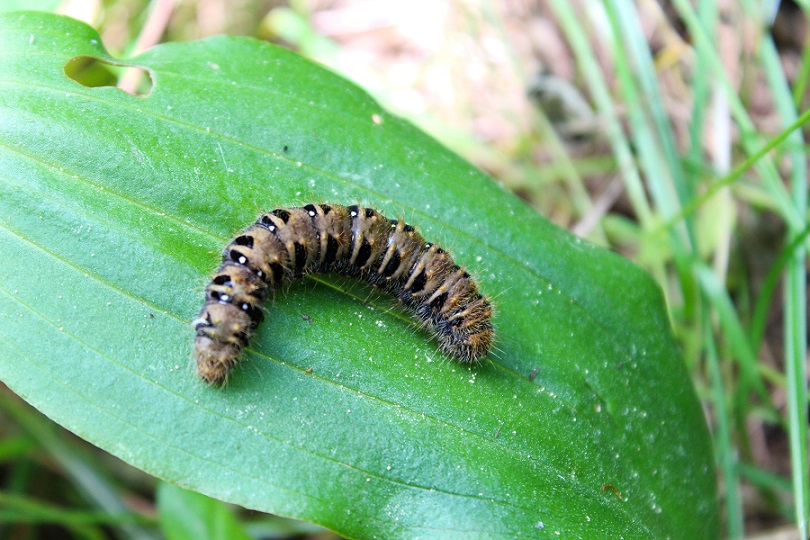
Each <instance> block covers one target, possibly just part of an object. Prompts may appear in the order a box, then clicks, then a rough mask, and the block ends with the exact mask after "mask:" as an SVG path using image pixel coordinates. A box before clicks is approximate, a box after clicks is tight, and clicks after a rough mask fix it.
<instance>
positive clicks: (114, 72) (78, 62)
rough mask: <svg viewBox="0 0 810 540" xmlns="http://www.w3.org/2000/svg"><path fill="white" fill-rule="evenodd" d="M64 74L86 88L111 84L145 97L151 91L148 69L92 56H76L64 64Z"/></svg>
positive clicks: (150, 77) (150, 78)
mask: <svg viewBox="0 0 810 540" xmlns="http://www.w3.org/2000/svg"><path fill="white" fill-rule="evenodd" d="M65 75H67V76H68V77H70V78H71V79H73V80H74V81H76V82H77V83H79V84H81V85H82V86H86V87H88V88H101V87H104V86H113V87H116V88H118V89H120V90H123V91H125V92H127V93H129V94H132V95H133V96H141V97H146V96H148V95H149V92H151V91H152V75H151V74H150V73H149V70H147V69H144V68H141V67H137V66H121V65H116V64H112V63H110V62H108V61H106V60H102V59H100V58H95V57H93V56H77V57H75V58H71V59H70V60H68V61H67V63H66V64H65Z"/></svg>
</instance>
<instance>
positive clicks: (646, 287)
mask: <svg viewBox="0 0 810 540" xmlns="http://www.w3.org/2000/svg"><path fill="white" fill-rule="evenodd" d="M81 55H86V56H91V57H95V58H100V59H106V60H108V61H114V60H113V59H112V58H110V57H109V56H108V54H107V53H106V52H105V50H104V49H103V47H102V45H101V43H100V39H99V37H98V35H97V34H96V32H95V31H94V30H92V29H91V28H89V27H87V26H85V25H83V24H81V23H79V22H76V21H73V20H71V19H67V18H60V17H57V16H52V15H46V14H39V13H13V14H8V15H5V16H2V17H0V275H2V279H0V379H2V380H3V381H4V382H6V383H7V384H8V386H10V387H11V388H12V389H13V390H15V391H16V392H17V393H19V394H20V395H21V396H23V397H24V398H25V399H27V400H28V401H30V402H31V403H32V404H34V405H35V406H36V407H38V408H39V409H40V410H42V411H43V412H44V413H45V414H47V415H49V416H50V417H51V418H53V419H54V420H56V421H57V422H59V423H60V424H62V425H64V426H66V427H67V428H69V429H71V430H72V431H74V432H76V433H77V434H79V435H80V436H82V437H84V438H86V439H87V440H89V441H92V442H93V443H94V444H96V445H98V446H100V447H102V448H104V449H106V450H108V451H110V452H111V453H113V454H115V455H117V456H119V457H121V458H122V459H124V460H126V461H128V462H129V463H132V464H134V465H135V466H137V467H141V468H143V469H144V470H146V471H148V472H150V473H152V474H154V475H156V476H158V477H161V478H164V479H167V480H169V481H171V482H174V483H176V484H179V485H182V486H186V487H190V488H192V489H194V490H197V491H200V492H202V493H205V494H208V495H211V496H214V497H217V498H220V499H223V500H226V501H231V502H236V503H239V504H242V505H244V506H247V507H250V508H256V509H260V510H265V511H269V512H274V513H277V514H281V515H285V516H292V517H296V518H300V519H304V520H309V521H313V522H316V523H319V524H322V525H324V526H326V527H330V528H332V529H334V530H336V531H339V532H340V533H342V534H344V535H348V536H351V537H382V538H416V537H448V538H450V537H452V538H456V537H459V536H466V537H481V538H497V537H502V538H517V537H521V538H526V537H532V536H536V537H547V536H552V537H553V536H555V535H558V534H559V535H561V536H563V537H567V538H572V537H586V538H608V537H610V538H619V537H624V538H666V537H673V538H674V537H680V538H711V537H714V536H715V534H716V532H717V507H716V502H715V488H714V483H715V481H714V473H713V466H712V458H711V452H710V440H709V436H708V433H707V429H706V426H705V423H704V419H703V415H702V413H701V409H700V407H699V405H698V402H697V400H696V398H695V395H694V393H693V390H692V388H691V386H690V382H689V379H688V377H687V374H686V372H685V369H684V367H683V365H682V362H681V360H680V358H679V356H678V351H677V349H676V346H675V344H674V342H673V339H672V336H671V334H670V329H669V325H668V321H667V317H666V313H665V310H664V306H663V302H662V298H661V294H660V292H659V290H658V288H657V287H656V285H655V284H654V283H653V281H652V280H651V279H650V278H649V276H647V275H646V274H644V273H643V272H642V271H640V270H639V269H638V268H636V267H635V266H634V265H632V264H630V263H629V262H627V261H625V260H623V259H621V258H620V257H618V256H615V255H613V254H611V253H608V252H606V251H603V250H600V249H597V248H594V247H593V246H591V245H588V244H587V243H584V242H582V241H580V240H579V239H577V238H574V237H573V236H571V235H570V234H568V233H566V232H565V231H562V230H560V229H558V228H556V227H554V226H553V225H551V224H549V223H548V222H547V221H546V220H544V219H542V218H541V217H539V216H537V215H536V214H534V213H533V212H532V211H531V210H530V209H528V208H526V207H525V206H524V205H523V204H522V203H521V202H520V201H519V200H517V199H516V198H515V197H513V196H512V195H510V194H509V193H506V192H504V191H503V190H502V189H501V188H500V187H498V186H497V185H495V184H494V183H492V181H491V180H490V179H488V178H487V177H486V176H485V175H483V174H482V173H481V172H479V171H477V170H476V169H474V168H473V167H471V166H470V165H469V164H467V163H465V162H464V161H463V160H461V159H459V158H458V157H456V156H455V155H453V154H452V153H450V152H448V151H447V150H445V149H444V148H442V147H441V146H440V145H438V144H437V143H436V142H435V141H433V140H431V139H430V138H428V137H427V136H425V135H424V134H422V133H420V132H419V131H418V130H416V129H415V128H414V127H413V126H411V125H410V124H408V123H407V122H404V121H402V120H400V119H399V118H396V117H394V116H391V115H390V114H387V113H386V112H385V111H384V110H382V109H381V108H380V107H379V106H378V105H377V103H375V102H374V101H373V100H372V99H371V98H369V97H368V96H367V95H366V94H365V93H363V92H362V91H361V90H359V89H358V88H356V87H355V86H353V85H351V84H349V83H347V82H346V81H345V80H343V79H341V78H340V77H338V76H336V75H334V74H332V73H330V72H328V71H326V70H325V69H323V68H321V67H318V66H316V65H313V64H312V63H310V62H308V61H306V60H304V59H301V58H299V57H298V56H296V55H294V54H292V53H290V52H287V51H285V50H282V49H279V48H277V47H274V46H271V45H268V44H266V43H261V42H258V41H255V40H251V39H242V38H230V37H219V38H214V39H209V40H205V41H201V42H197V43H182V44H181V43H175V44H167V45H161V46H159V47H155V48H154V49H152V50H150V51H148V52H146V53H144V54H142V55H141V56H139V57H137V58H135V59H133V60H132V61H131V64H132V65H137V66H142V67H143V68H145V69H148V70H149V72H150V73H151V77H152V80H153V82H154V87H153V89H152V92H151V94H150V95H148V96H146V97H137V96H132V95H129V94H126V93H124V92H122V91H120V90H117V89H114V88H109V87H102V88H87V87H84V86H82V85H80V84H79V83H77V82H75V81H74V80H71V79H70V78H68V77H67V76H66V75H65V73H64V66H65V64H66V63H67V62H68V61H69V60H70V59H71V58H74V57H76V56H81ZM311 200H322V201H331V202H338V203H346V204H348V203H354V202H359V203H362V204H367V205H372V206H375V207H377V208H379V209H380V210H382V211H384V212H386V213H387V214H388V215H391V216H395V217H404V218H405V219H407V220H408V222H410V223H412V224H415V225H416V226H418V227H419V228H420V229H421V231H422V233H423V235H424V236H425V237H426V238H428V239H430V240H434V241H438V242H440V243H442V244H443V245H445V246H447V247H449V248H450V249H452V251H453V254H454V257H455V258H456V260H457V261H458V262H459V263H460V264H462V265H464V266H465V267H467V268H469V269H470V270H471V271H472V272H473V273H474V274H475V275H476V276H477V277H478V278H479V280H480V284H481V288H482V289H483V290H484V291H485V292H486V293H488V294H489V295H491V296H492V297H494V298H495V302H496V304H497V306H498V309H497V314H496V317H495V319H494V322H495V325H496V329H497V333H498V349H499V350H498V352H497V353H495V354H493V355H492V356H491V358H489V359H488V360H487V361H485V362H484V363H483V365H481V366H479V367H477V368H473V369H468V368H467V367H463V366H460V365H458V364H456V363H454V362H452V361H450V360H448V359H446V358H444V357H443V356H442V355H441V354H440V353H439V352H438V351H437V349H436V345H435V343H434V342H433V341H431V340H430V339H429V336H427V335H425V334H424V332H422V331H421V330H418V329H416V328H415V327H414V325H413V323H411V322H410V321H409V320H408V318H407V317H406V316H405V315H404V314H403V313H402V312H400V311H399V310H398V309H391V305H392V302H391V300H390V299H388V298H386V297H380V296H379V295H373V294H372V295H371V300H370V301H369V302H366V300H367V297H368V296H369V290H368V289H367V288H365V287H363V286H360V285H358V284H356V283H354V282H351V281H347V280H345V279H340V278H325V279H314V278H310V279H307V280H304V281H303V282H299V283H298V284H296V285H294V286H292V287H291V288H290V290H289V291H288V293H286V294H284V295H282V296H280V297H278V298H276V299H275V300H274V301H273V302H272V303H271V305H269V306H268V310H269V311H268V316H267V318H266V320H265V322H264V323H263V325H262V326H261V327H260V331H259V333H258V336H257V338H256V339H255V342H254V343H253V347H252V349H251V351H249V353H248V355H247V358H246V360H245V361H244V362H243V363H242V365H241V366H240V367H239V368H237V370H236V372H235V373H234V374H233V376H232V377H231V379H230V383H229V385H228V386H227V387H225V388H212V387H208V386H206V385H205V384H203V383H202V382H200V381H199V380H198V379H196V378H195V377H194V375H193V367H192V360H191V359H192V353H191V346H192V339H193V331H192V329H191V327H190V325H189V322H190V320H191V319H192V318H193V317H194V316H195V315H196V313H197V311H198V309H199V307H200V305H201V302H202V289H203V287H204V285H205V282H206V281H207V280H208V279H209V276H210V275H211V272H212V271H213V269H214V268H215V266H216V265H217V262H218V256H219V255H218V254H219V253H220V251H221V249H222V247H223V246H224V245H225V243H226V242H227V241H228V239H229V238H231V237H232V235H233V234H234V233H235V232H236V231H238V230H239V229H241V228H243V227H245V226H246V225H247V224H249V223H250V222H251V221H253V220H254V219H255V217H256V216H257V215H258V213H260V212H261V211H262V210H266V209H270V208H275V207H280V206H289V205H295V204H300V203H304V202H307V201H311ZM304 316H306V317H304ZM308 319H311V321H310V320H308ZM310 368H311V370H310Z"/></svg>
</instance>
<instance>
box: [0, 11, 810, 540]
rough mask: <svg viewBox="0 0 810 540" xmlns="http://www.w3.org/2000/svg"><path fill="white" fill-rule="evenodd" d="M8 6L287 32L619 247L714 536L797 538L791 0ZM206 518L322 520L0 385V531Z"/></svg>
mask: <svg viewBox="0 0 810 540" xmlns="http://www.w3.org/2000/svg"><path fill="white" fill-rule="evenodd" d="M22 7H25V8H32V7H35V8H37V9H44V10H55V11H58V12H60V13H64V14H67V15H70V16H72V17H75V18H78V19H81V20H84V21H85V22H87V23H88V24H90V25H92V26H93V27H95V28H96V29H98V30H99V32H100V33H101V35H102V37H103V39H104V43H105V45H106V46H107V48H108V49H109V50H110V51H111V52H112V54H113V55H115V56H118V57H121V58H127V57H129V56H132V55H134V54H137V53H138V52H139V51H142V50H145V49H146V48H148V47H151V46H153V45H155V44H157V43H160V42H167V41H188V40H196V39H201V38H205V37H207V36H211V35H215V34H221V33H228V34H233V35H246V36H253V37H256V38H259V39H264V40H269V41H273V42H276V43H279V44H281V45H283V46H286V47H289V48H291V49H293V50H295V51H297V52H299V53H301V54H303V55H305V56H307V57H309V58H312V59H314V60H317V61H318V62H321V63H323V64H325V65H327V66H329V67H331V68H332V69H334V70H335V71H337V72H339V73H341V74H342V75H343V76H345V77H347V78H349V79H351V80H353V81H354V82H356V83H358V84H359V85H361V86H362V87H364V88H365V89H366V90H367V91H369V92H370V93H371V94H372V95H373V96H375V97H376V98H377V99H378V100H379V101H380V102H381V103H382V104H383V105H384V106H385V107H386V108H388V109H389V110H390V111H392V112H394V113H397V114H399V115H401V116H403V117H406V118H408V119H409V120H411V121H412V122H414V123H415V124H417V125H418V126H420V127H421V128H422V129H424V130H425V131H427V132H428V133H430V134H432V135H433V136H434V137H436V138H437V139H439V140H440V141H441V142H442V143H443V144H445V145H446V146H448V147H449V148H451V149H453V150H454V151H456V152H457V153H459V154H460V155H462V156H464V157H465V158H466V159H468V160H469V161H471V162H472V163H474V164H475V165H477V166H478V167H480V168H482V169H483V170H485V171H487V172H488V173H489V174H490V175H491V176H492V177H493V179H494V180H495V181H497V182H500V183H502V184H503V185H504V186H505V188H507V189H509V190H511V191H513V192H514V193H515V194H517V195H518V196H519V197H521V198H522V199H523V200H525V201H526V203H527V204H529V205H531V206H532V207H534V208H535V209H536V210H537V211H538V212H539V213H541V214H542V215H544V216H546V217H548V218H549V219H551V220H552V221H554V222H555V223H557V224H558V225H560V226H561V227H564V228H567V229H569V230H571V231H573V232H574V233H575V234H577V235H579V236H582V237H584V238H587V239H588V240H590V241H592V242H594V243H596V244H599V245H602V246H604V247H606V248H608V249H611V250H614V251H617V252H619V253H621V254H623V255H624V256H626V257H628V258H630V259H632V260H634V261H636V262H637V264H639V265H641V266H642V267H644V268H645V269H647V270H648V271H649V272H650V273H651V274H652V275H653V276H654V277H655V278H656V279H657V280H658V282H659V284H660V285H661V287H662V289H663V291H664V293H665V296H666V299H667V304H668V307H669V312H670V317H671V321H672V325H673V328H674V332H675V335H676V336H677V338H678V340H679V343H680V344H681V347H682V350H683V354H684V361H685V362H686V364H687V366H688V367H689V369H690V371H691V373H692V375H693V380H694V384H695V387H696V388H697V392H698V395H699V396H700V398H701V400H702V402H703V403H704V407H705V412H706V418H707V421H708V423H709V425H710V426H711V429H712V432H713V434H714V439H715V449H716V455H717V465H718V483H719V485H720V491H721V497H722V498H723V500H722V504H723V509H724V523H725V530H724V532H725V534H726V535H727V536H728V537H732V538H743V537H745V538H785V539H787V538H806V537H807V526H808V525H807V519H808V517H807V508H808V498H809V496H808V486H807V484H808V478H807V475H808V468H807V451H808V448H807V414H808V398H807V363H808V358H807V336H808V327H807V318H806V305H807V288H806V283H807V260H806V257H807V255H806V253H807V252H806V246H807V245H808V229H807V222H808V208H807V191H808V184H807V182H808V181H807V173H806V168H807V163H806V161H807V159H806V154H807V148H806V146H805V144H806V143H805V142H804V138H805V135H804V132H806V128H804V127H802V124H803V123H804V121H805V120H806V116H807V115H803V113H804V112H805V110H806V108H807V104H808V94H807V88H808V79H809V78H810V54H809V53H810V45H809V44H808V40H807V31H808V24H807V22H808V14H810V11H809V10H810V6H808V3H807V2H795V3H794V2H781V3H780V2H778V1H777V2H772V1H763V2H755V1H753V0H747V1H746V0H743V1H741V2H730V1H725V0H716V1H706V2H700V3H699V8H696V7H695V6H694V5H693V4H692V3H691V2H688V1H687V0H680V1H679V0H673V1H671V2H667V1H664V0H658V1H655V0H638V1H637V2H634V3H631V2H627V1H624V0H615V1H605V2H602V1H598V2H597V1H588V0H580V1H574V2H563V1H557V0H534V1H532V0H439V1H436V0H412V1H410V2H396V1H386V0H297V1H290V2H283V1H280V0H278V1H270V0H196V1H195V0H154V1H151V2H147V1H145V0H122V1H109V0H107V1H102V0H74V1H67V2H57V1H41V2H22V1H13V0H0V9H2V10H8V9H13V8H22ZM75 69H76V71H77V76H83V77H85V78H86V79H88V80H89V79H93V78H95V79H96V81H97V84H106V83H112V84H115V79H116V77H117V76H119V75H121V74H120V73H110V72H107V71H104V72H99V71H98V66H95V67H94V66H75ZM108 79H109V80H108ZM148 84H149V81H148V79H144V78H140V79H139V78H138V74H124V75H123V78H122V80H121V82H120V85H121V86H123V87H126V88H129V89H131V90H133V91H134V90H136V89H137V90H138V91H141V92H148V89H149V87H148ZM789 128H791V129H789ZM796 128H798V129H796ZM617 287H621V284H617ZM665 398H666V396H662V399H665ZM188 524H195V526H198V527H199V528H197V529H188V528H186V527H188V526H189V525H188ZM214 530H219V531H227V537H234V538H237V537H254V538H294V537H307V538H331V537H334V536H333V535H332V534H331V533H329V532H326V531H323V530H321V529H318V528H317V527H314V526H310V525H307V524H302V523H297V522H292V521H289V520H283V519H280V518H276V517H273V516H266V515H259V514H257V513H252V512H247V511H244V510H241V509H237V508H232V507H228V506H226V505H224V504H220V503H218V502H216V501H212V500H210V499H206V498H204V497H202V496H200V495H196V494H193V493H188V492H184V491H183V490H180V489H179V488H174V487H172V486H168V485H165V484H160V485H158V483H157V482H156V481H155V480H154V479H152V478H151V477H148V476H146V475H145V474H143V473H141V472H139V471H137V470H134V469H132V468H131V467H129V466H127V465H125V464H123V463H121V462H120V461H118V460H116V459H115V458H113V457H111V456H109V455H107V454H105V453H103V452H101V451H99V450H97V449H94V448H92V447H90V446H89V445H87V444H86V443H84V442H83V441H81V440H79V439H78V438H76V437H74V436H72V435H71V434H69V433H67V432H64V431H63V430H61V429H60V428H58V427H56V426H54V425H53V424H51V423H50V422H49V421H48V420H47V419H45V418H44V417H42V416H41V415H39V414H38V413H37V412H35V411H33V410H31V409H30V408H29V407H27V405H25V404H24V403H23V402H22V401H20V400H19V399H18V398H16V396H14V395H13V394H12V393H11V392H10V391H8V390H7V389H5V387H2V385H0V538H46V537H47V538H51V537H67V538H70V537H75V538H107V537H162V536H166V537H171V538H188V537H191V536H188V535H189V534H192V533H195V531H196V533H195V534H197V535H196V536H195V537H197V538H199V537H202V536H199V534H204V533H203V531H208V534H213V532H212V531H214Z"/></svg>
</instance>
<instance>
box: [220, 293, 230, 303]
mask: <svg viewBox="0 0 810 540" xmlns="http://www.w3.org/2000/svg"><path fill="white" fill-rule="evenodd" d="M230 299H231V296H230V295H228V294H221V295H220V296H219V303H220V304H227V303H228V300H230Z"/></svg>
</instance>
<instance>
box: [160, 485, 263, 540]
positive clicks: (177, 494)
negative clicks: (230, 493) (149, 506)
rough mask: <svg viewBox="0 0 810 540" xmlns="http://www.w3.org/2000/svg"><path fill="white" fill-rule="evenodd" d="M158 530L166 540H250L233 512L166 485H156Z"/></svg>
mask: <svg viewBox="0 0 810 540" xmlns="http://www.w3.org/2000/svg"><path fill="white" fill-rule="evenodd" d="M157 504H158V510H159V512H160V529H161V532H162V533H163V534H164V536H165V537H166V538H167V539H168V540H186V539H188V538H194V539H196V540H216V539H218V538H228V539H231V540H249V539H250V536H249V535H248V534H247V532H245V530H244V529H243V528H242V526H241V525H240V524H239V521H238V520H237V519H236V516H235V515H234V513H233V511H231V509H230V508H228V507H227V506H226V505H224V504H222V503H221V502H219V501H216V500H214V499H211V498H209V497H206V496H205V495H200V494H199V493H194V492H193V491H188V490H185V489H183V488H179V487H176V486H173V485H171V484H167V483H165V482H163V483H161V484H159V485H158V489H157Z"/></svg>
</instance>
